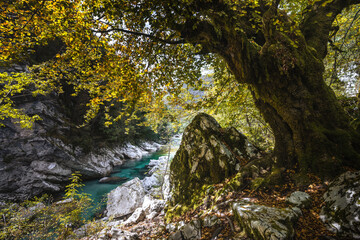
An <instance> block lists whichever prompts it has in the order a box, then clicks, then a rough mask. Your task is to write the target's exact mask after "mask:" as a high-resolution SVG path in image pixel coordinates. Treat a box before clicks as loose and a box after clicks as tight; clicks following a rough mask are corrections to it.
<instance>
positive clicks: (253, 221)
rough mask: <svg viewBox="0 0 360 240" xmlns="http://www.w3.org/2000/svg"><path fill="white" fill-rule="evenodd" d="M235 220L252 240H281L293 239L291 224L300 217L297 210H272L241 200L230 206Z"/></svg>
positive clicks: (299, 212)
mask: <svg viewBox="0 0 360 240" xmlns="http://www.w3.org/2000/svg"><path fill="white" fill-rule="evenodd" d="M232 210H233V212H234V214H235V219H236V221H237V222H238V223H239V226H240V228H241V230H243V231H244V232H245V233H246V234H247V235H248V236H249V237H251V238H253V239H254V240H275V239H276V240H282V239H292V238H293V237H294V227H293V224H294V223H295V222H296V220H297V219H298V218H299V217H300V216H301V210H300V209H299V208H282V209H280V208H273V207H267V206H263V205H259V204H255V203H252V202H250V201H247V200H241V201H239V202H236V203H233V204H232Z"/></svg>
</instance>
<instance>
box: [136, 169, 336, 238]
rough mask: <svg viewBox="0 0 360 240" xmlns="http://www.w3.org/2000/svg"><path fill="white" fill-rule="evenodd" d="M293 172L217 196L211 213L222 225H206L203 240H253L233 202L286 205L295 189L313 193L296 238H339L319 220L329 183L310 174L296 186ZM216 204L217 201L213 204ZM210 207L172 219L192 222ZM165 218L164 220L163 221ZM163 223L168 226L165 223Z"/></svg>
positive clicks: (162, 234) (157, 234)
mask: <svg viewBox="0 0 360 240" xmlns="http://www.w3.org/2000/svg"><path fill="white" fill-rule="evenodd" d="M291 174H292V173H291V172H289V173H288V175H287V176H286V181H285V184H283V185H282V186H277V185H276V186H274V187H273V188H272V189H263V190H256V191H254V190H249V189H245V190H242V191H241V192H228V193H227V195H223V196H221V197H220V198H218V199H216V201H215V200H214V201H215V204H216V206H218V207H217V210H216V211H215V212H212V213H210V214H213V215H216V216H217V217H218V218H219V219H220V220H221V222H222V224H221V225H220V226H219V225H217V226H215V227H213V228H203V229H202V233H201V236H202V237H201V239H204V240H205V239H206V240H210V239H214V240H215V239H217V240H230V239H231V240H235V239H238V240H250V239H251V238H248V237H246V236H245V235H244V234H243V233H241V231H240V227H239V226H238V225H237V222H236V221H235V220H234V216H233V213H232V211H231V207H230V203H231V202H236V201H238V200H240V199H242V198H249V199H251V201H252V202H255V203H258V204H261V205H265V206H269V207H277V208H282V207H287V206H288V203H287V202H286V199H287V198H288V197H289V196H290V194H291V193H293V192H295V191H303V192H306V193H308V194H309V195H310V196H311V200H312V202H311V206H310V207H308V208H305V209H302V213H303V214H302V216H301V217H300V218H299V219H298V221H297V222H296V223H295V226H294V228H295V239H296V240H305V239H306V240H308V239H312V240H316V239H319V240H322V239H337V238H336V236H335V234H334V233H332V232H330V231H328V230H327V229H326V227H325V225H324V224H323V222H322V221H321V220H320V211H321V207H322V206H323V200H322V196H323V194H324V192H325V191H326V189H327V183H322V182H321V180H320V179H319V178H317V177H315V176H309V177H310V179H311V182H312V183H311V184H309V185H307V186H303V187H297V186H295V184H294V182H293V181H292V180H291V176H290V175H291ZM224 184H226V183H222V184H216V185H214V186H215V191H216V190H220V189H221V188H223V187H224ZM212 206H214V204H213V205H212ZM206 208H207V207H206V206H205V205H204V204H203V205H200V206H199V207H197V208H196V209H194V210H192V211H190V212H188V213H186V214H185V215H183V216H181V217H178V218H176V219H173V220H172V222H180V221H184V222H190V221H192V220H194V219H198V218H199V216H200V215H201V213H202V212H204V211H206V210H207V209H206ZM162 221H164V220H162ZM163 224H164V225H166V224H165V223H164V222H163ZM169 235H170V234H169V232H167V231H166V230H165V229H163V230H162V231H157V232H155V233H154V232H152V234H151V235H147V234H145V235H140V238H141V239H167V238H168V237H169Z"/></svg>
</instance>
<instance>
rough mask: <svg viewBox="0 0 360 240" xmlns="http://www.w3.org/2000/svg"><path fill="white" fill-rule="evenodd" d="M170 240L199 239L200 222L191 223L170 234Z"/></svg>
mask: <svg viewBox="0 0 360 240" xmlns="http://www.w3.org/2000/svg"><path fill="white" fill-rule="evenodd" d="M169 239H170V240H197V239H201V222H200V221H199V220H194V221H191V222H190V223H187V224H185V225H184V226H182V227H181V228H180V229H179V230H178V231H176V232H175V233H173V234H171V235H170V237H169Z"/></svg>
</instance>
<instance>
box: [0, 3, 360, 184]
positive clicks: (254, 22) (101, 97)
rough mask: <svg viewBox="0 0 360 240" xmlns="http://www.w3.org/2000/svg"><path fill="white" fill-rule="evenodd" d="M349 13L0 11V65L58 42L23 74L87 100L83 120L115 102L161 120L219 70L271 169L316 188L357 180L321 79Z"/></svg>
mask: <svg viewBox="0 0 360 240" xmlns="http://www.w3.org/2000/svg"><path fill="white" fill-rule="evenodd" d="M359 3H360V1H359V0H303V1H292V0H288V1H285V0H284V1H280V0H274V1H270V0H268V1H265V0H251V1H242V0H178V1H173V0H171V1H170V0H161V1H160V0H148V1H143V0H141V1H140V0H133V1H127V0H126V1H125V0H116V1H115V0H86V1H78V0H74V1H68V0H56V1H46V0H43V1H40V2H39V1H32V0H18V1H5V3H3V5H4V6H5V9H6V10H5V11H3V12H2V13H1V15H2V18H1V25H2V29H6V31H4V32H3V33H2V34H1V36H0V38H1V39H2V40H4V41H2V46H1V52H2V56H3V57H2V58H1V60H2V61H4V62H7V63H8V62H11V61H12V60H14V59H16V60H17V61H19V59H26V58H24V56H25V55H26V54H25V55H24V51H19V49H20V50H21V49H25V50H28V49H29V48H30V49H34V46H36V45H39V44H46V43H47V42H48V40H49V39H54V38H60V39H61V40H62V41H63V42H64V43H65V45H66V48H65V49H63V50H62V51H61V52H59V53H58V54H57V55H56V56H54V58H53V59H51V60H50V61H48V62H46V63H43V64H41V65H35V66H34V70H33V72H34V73H36V76H35V77H36V79H39V78H41V79H44V81H45V82H48V83H49V82H50V83H53V82H55V80H56V79H59V78H64V77H66V79H67V81H68V82H69V83H71V84H73V85H75V86H77V87H78V89H79V90H82V89H87V90H88V91H89V92H90V95H91V97H92V100H91V101H90V103H89V111H88V115H87V116H88V117H89V118H90V117H93V116H94V115H95V114H96V112H97V111H98V109H99V105H101V104H102V103H103V102H111V101H116V99H120V100H119V101H124V102H127V104H128V106H129V108H128V111H126V110H125V111H123V114H129V115H131V114H133V112H134V109H141V110H143V111H146V112H149V114H155V115H159V114H164V109H165V108H164V105H165V104H164V101H163V98H164V97H165V96H166V95H167V94H168V95H169V96H168V98H167V101H168V103H171V102H173V103H177V102H178V99H179V97H180V96H181V88H182V87H183V86H187V87H189V88H190V87H198V86H200V85H201V83H202V82H201V81H200V80H199V77H200V74H201V66H203V65H204V64H209V63H211V62H213V61H214V58H217V57H218V58H221V59H222V60H223V61H224V62H225V63H226V64H227V67H228V69H229V70H230V71H231V73H232V74H233V76H234V79H235V81H237V82H238V83H241V84H247V85H248V88H249V89H250V92H251V95H252V97H253V99H254V101H255V104H256V106H257V108H258V109H259V111H260V112H261V114H262V115H263V117H264V119H265V120H266V122H267V123H268V124H269V125H270V127H271V129H272V131H273V133H274V136H275V149H274V154H275V158H274V162H275V166H277V167H278V168H284V167H285V168H290V167H294V166H298V169H299V170H300V172H302V173H307V172H309V171H310V172H313V173H316V174H318V175H320V176H322V177H324V178H327V177H331V176H333V174H337V173H340V172H341V171H343V170H344V168H343V167H344V166H348V167H353V168H357V169H359V168H360V161H359V160H360V155H359V154H360V135H359V133H358V132H356V131H355V130H354V129H353V128H352V127H351V126H350V121H349V119H348V117H347V115H346V114H345V112H344V110H343V109H342V107H341V106H340V105H339V103H338V101H337V99H336V97H335V94H334V93H333V91H332V90H331V89H330V88H329V87H328V86H327V85H326V84H325V81H324V77H323V73H324V64H323V60H324V58H325V57H326V56H327V44H328V40H329V37H330V36H331V35H332V33H333V32H334V30H335V29H334V28H333V22H334V21H335V19H336V18H337V16H338V15H340V14H341V13H342V11H343V10H344V9H346V8H348V7H350V6H353V5H354V6H357V4H359ZM9 29H12V30H10V31H9ZM25 30H26V31H28V32H29V33H24V31H25ZM8 39H10V40H11V41H10V40H8ZM14 39H15V40H16V41H15V40H14ZM24 46H25V47H24ZM29 46H30V47H29ZM27 52H28V51H25V53H27ZM65 73H66V74H65ZM49 79H50V80H51V81H49ZM184 84H186V85H184ZM55 85H56V84H55ZM203 87H204V88H206V85H205V86H203ZM119 96H121V97H119ZM120 115H121V114H120ZM107 118H108V120H110V121H111V120H113V119H114V118H113V117H111V116H109V115H107ZM115 119H116V117H115ZM109 124H110V123H109Z"/></svg>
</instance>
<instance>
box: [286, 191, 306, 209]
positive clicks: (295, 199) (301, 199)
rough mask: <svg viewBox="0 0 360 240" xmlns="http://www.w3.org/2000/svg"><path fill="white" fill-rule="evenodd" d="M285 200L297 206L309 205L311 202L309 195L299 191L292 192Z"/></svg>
mask: <svg viewBox="0 0 360 240" xmlns="http://www.w3.org/2000/svg"><path fill="white" fill-rule="evenodd" d="M287 201H288V202H289V203H290V204H292V205H294V206H296V207H299V208H304V207H309V206H310V204H311V198H310V195H309V194H307V193H305V192H301V191H296V192H293V193H292V194H291V195H290V197H289V198H288V199H287Z"/></svg>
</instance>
